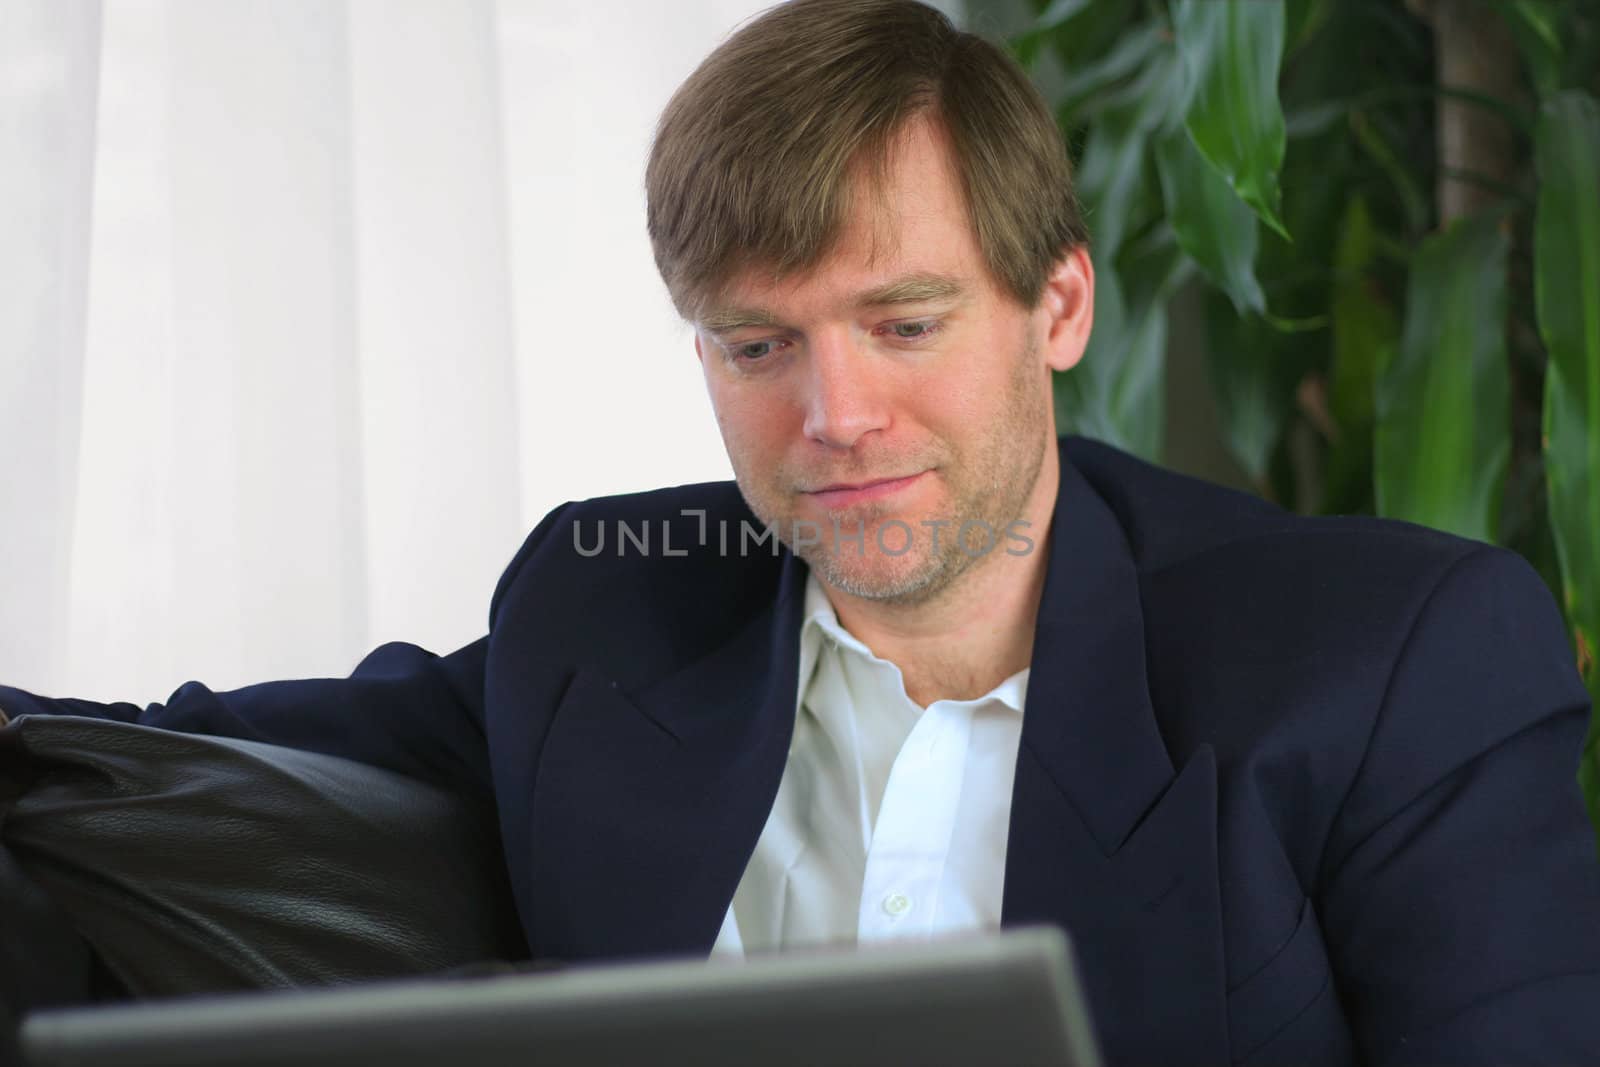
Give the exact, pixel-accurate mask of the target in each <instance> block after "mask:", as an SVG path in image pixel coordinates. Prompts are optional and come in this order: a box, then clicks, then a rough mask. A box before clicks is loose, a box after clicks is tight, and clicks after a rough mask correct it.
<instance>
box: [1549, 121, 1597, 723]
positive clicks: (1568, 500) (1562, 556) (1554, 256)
mask: <svg viewBox="0 0 1600 1067" xmlns="http://www.w3.org/2000/svg"><path fill="white" fill-rule="evenodd" d="M1534 158H1535V165H1536V167H1537V169H1538V174H1539V203H1538V209H1537V214H1536V217H1535V222H1534V298H1535V302H1536V306H1537V312H1538V319H1539V334H1540V336H1541V337H1542V338H1543V340H1544V345H1545V348H1546V350H1547V351H1548V352H1549V353H1550V362H1549V365H1548V367H1547V368H1546V371H1545V394H1544V466H1545V479H1546V485H1547V486H1548V489H1549V506H1550V524H1551V528H1552V532H1553V533H1554V535H1555V542H1556V554H1557V557H1558V559H1559V560H1560V563H1561V586H1562V599H1563V600H1564V601H1565V607H1566V611H1567V619H1568V621H1569V622H1570V624H1571V625H1572V628H1573V631H1574V635H1575V637H1576V638H1577V640H1578V641H1580V642H1582V644H1583V646H1584V647H1586V648H1587V649H1588V650H1589V651H1590V653H1591V658H1590V662H1589V663H1588V664H1587V665H1586V667H1587V672H1588V676H1587V677H1586V679H1585V681H1586V683H1587V684H1588V687H1589V692H1590V693H1591V694H1592V695H1594V696H1595V698H1596V706H1597V707H1600V669H1596V668H1595V667H1594V666H1593V658H1592V654H1593V653H1594V652H1595V651H1596V650H1600V103H1597V102H1596V100H1595V98H1594V97H1592V96H1590V95H1589V94H1587V93H1584V92H1580V91H1576V90H1574V91H1569V92H1564V93H1561V94H1558V95H1557V96H1555V97H1552V98H1551V99H1550V100H1549V101H1548V102H1546V103H1545V105H1544V107H1543V109H1542V110H1541V113H1540V117H1539V127H1538V133H1537V135H1536V137H1535V142H1534ZM1597 729H1600V719H1597Z"/></svg>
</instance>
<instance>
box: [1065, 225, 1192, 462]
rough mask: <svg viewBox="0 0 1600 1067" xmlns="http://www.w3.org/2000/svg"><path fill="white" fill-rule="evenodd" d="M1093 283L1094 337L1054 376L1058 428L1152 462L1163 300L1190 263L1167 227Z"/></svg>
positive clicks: (1157, 440)
mask: <svg viewBox="0 0 1600 1067" xmlns="http://www.w3.org/2000/svg"><path fill="white" fill-rule="evenodd" d="M1119 266H1120V270H1119V269H1118V267H1117V266H1113V265H1112V264H1111V262H1110V261H1109V260H1107V261H1105V264H1104V265H1103V266H1102V267H1101V268H1100V270H1099V272H1098V273H1097V275H1096V277H1095V293H1094V332H1093V333H1092V334H1091V335H1090V337H1089V347H1088V350H1087V351H1086V352H1085V353H1084V356H1083V359H1082V360H1080V361H1079V363H1078V365H1077V366H1075V367H1073V368H1072V369H1071V370H1069V371H1067V372H1065V373H1063V374H1057V375H1056V376H1055V403H1056V423H1057V425H1059V426H1061V427H1063V428H1064V429H1070V430H1072V431H1073V432H1075V433H1082V434H1086V435H1088V436H1090V437H1096V438H1099V439H1100V440H1102V441H1106V442H1109V443H1110V444H1113V445H1116V446H1117V447H1119V448H1122V449H1125V450H1127V451H1129V452H1132V453H1134V454H1135V455H1138V456H1143V457H1144V458H1146V459H1149V460H1151V461H1152V462H1156V461H1158V459H1159V456H1160V453H1161V438H1162V433H1161V431H1162V426H1163V423H1164V421H1165V402H1164V396H1163V385H1164V377H1165V375H1164V370H1165V362H1166V348H1167V312H1166V302H1167V299H1168V297H1169V296H1170V295H1171V293H1172V290H1173V289H1174V288H1176V287H1177V286H1178V285H1179V284H1181V283H1182V281H1183V279H1184V278H1185V277H1187V276H1188V273H1189V271H1190V269H1191V268H1190V265H1189V262H1188V260H1187V259H1185V258H1184V256H1183V254H1182V252H1181V251H1180V250H1179V248H1178V244H1177V241H1176V240H1175V239H1174V237H1173V235H1172V231H1171V229H1170V228H1166V227H1159V228H1157V229H1156V230H1154V231H1152V233H1151V234H1149V235H1148V236H1147V237H1146V238H1144V239H1142V240H1141V241H1139V242H1138V243H1137V244H1136V245H1133V246H1130V247H1129V249H1128V250H1127V254H1126V255H1125V256H1124V257H1123V259H1122V261H1121V263H1120V265H1119Z"/></svg>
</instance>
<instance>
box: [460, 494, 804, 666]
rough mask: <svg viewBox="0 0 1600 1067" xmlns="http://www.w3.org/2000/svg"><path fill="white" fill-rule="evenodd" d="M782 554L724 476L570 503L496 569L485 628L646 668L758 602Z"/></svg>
mask: <svg viewBox="0 0 1600 1067" xmlns="http://www.w3.org/2000/svg"><path fill="white" fill-rule="evenodd" d="M787 558H788V550H787V549H785V548H783V547H782V545H781V544H780V543H779V542H778V540H777V538H776V536H775V535H773V534H772V533H771V532H770V531H768V530H767V528H766V527H765V526H764V524H762V523H760V522H759V520H757V519H756V517H755V515H754V514H753V513H752V512H751V511H750V509H749V508H748V506H746V504H745V502H744V499H743V497H742V496H741V495H740V493H739V490H738V487H737V486H736V485H735V484H734V483H733V482H704V483H698V484H693V485H682V486H673V487H670V488H665V489H656V490H652V491H649V492H642V493H627V494H621V495H616V496H603V497H594V498H591V499H588V500H581V501H574V502H570V503H567V504H563V505H562V506H561V507H559V508H556V509H555V510H553V511H551V512H550V513H549V514H548V515H546V516H545V517H544V519H543V520H542V521H541V522H540V523H539V525H538V526H537V527H536V528H535V529H534V531H533V532H532V533H531V534H529V535H528V538H527V540H526V541H525V542H524V544H523V546H522V548H521V550H520V551H518V553H517V555H516V556H515V557H514V558H513V559H512V561H511V564H510V565H509V566H508V567H507V568H506V571H505V573H504V575H503V576H502V577H501V579H500V582H499V586H498V587H497V589H496V591H495V596H494V601H493V603H492V605H491V609H490V634H491V638H493V639H496V643H497V644H500V645H514V646H516V647H522V648H526V647H538V648H541V649H543V650H545V651H547V652H549V653H551V654H552V655H553V656H554V657H555V658H557V659H563V660H567V661H571V662H574V663H591V664H593V665H596V666H601V667H603V668H604V669H605V670H606V671H607V673H608V674H609V675H610V676H611V677H614V678H620V679H629V678H647V677H650V676H651V675H653V674H656V673H660V672H661V671H664V670H667V669H669V668H670V667H671V666H672V665H674V664H679V663H682V662H686V661H689V660H692V659H693V658H695V657H696V656H698V655H700V654H702V653H703V652H705V651H706V650H708V649H710V648H714V647H716V646H717V644H718V643H720V642H721V641H724V640H726V639H727V638H728V636H729V635H730V634H732V633H734V632H736V631H737V630H738V629H739V628H740V627H742V626H743V625H745V624H746V623H747V622H749V621H750V620H751V619H753V618H754V617H755V616H756V615H758V614H759V613H760V612H761V611H762V610H764V609H766V608H768V607H770V606H771V605H772V604H773V602H774V600H775V599H776V597H777V595H778V591H779V588H780V581H781V578H782V572H783V567H784V564H785V560H786V559H787Z"/></svg>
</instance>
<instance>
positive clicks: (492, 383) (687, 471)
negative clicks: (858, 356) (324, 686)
mask: <svg viewBox="0 0 1600 1067" xmlns="http://www.w3.org/2000/svg"><path fill="white" fill-rule="evenodd" d="M765 6H766V2H765V0H706V2H702V3H696V4H685V5H665V4H660V3H657V2H655V0H624V2H619V3H617V4H611V5H594V4H589V3H586V2H584V0H499V2H495V0H103V2H102V0H0V161H3V164H0V433H3V435H4V436H3V438H0V440H3V441H4V445H3V447H0V679H3V680H4V681H5V682H6V683H7V684H11V685H17V686H21V687H23V688H28V689H33V690H36V691H39V692H42V693H46V694H51V695H72V696H83V697H88V698H94V699H101V700H131V701H134V702H138V703H144V702H149V701H155V700H162V699H165V698H166V696H167V695H168V694H170V693H171V692H172V690H173V689H175V688H176V687H177V686H178V685H180V684H182V683H183V682H184V681H186V680H189V679H191V678H195V679H200V680H202V681H204V682H206V683H207V684H208V685H211V686H214V687H217V688H229V687H233V686H238V685H244V684H248V683H251V682H256V681H261V680H264V679H269V678H276V677H308V676H338V675H343V674H345V673H347V672H348V671H349V669H350V668H351V667H352V666H353V665H354V663H355V662H356V661H357V660H358V659H359V658H360V657H361V655H362V654H364V653H365V652H366V651H367V650H368V649H370V648H371V647H373V646H374V645H376V644H379V643H381V642H383V641H389V640H408V641H413V642H415V643H418V644H421V645H423V646H425V647H428V648H432V649H434V650H435V651H440V652H443V651H448V650H450V649H453V648H455V647H458V646H460V645H462V644H465V643H466V642H468V641H471V640H473V639H475V638H476V637H477V636H479V635H480V634H481V633H482V632H483V630H484V627H485V624H486V621H487V620H486V611H487V608H488V602H489V597H490V594H491V592H492V591H493V588H494V583H495V580H496V579H497V578H498V576H499V574H500V572H501V570H502V569H503V568H504V566H505V565H506V563H507V562H509V560H510V558H511V556H512V555H513V554H514V552H515V550H516V548H517V546H518V544H519V543H520V542H521V540H522V538H523V536H525V534H526V531H527V530H528V529H529V527H530V526H531V525H532V524H533V523H534V522H535V521H537V520H538V518H540V517H541V516H542V515H543V514H544V513H545V512H546V511H547V510H548V509H549V508H551V507H553V506H555V505H557V504H559V503H561V502H563V501H565V500H568V499H572V498H575V497H586V496H595V495H601V494H605V493H613V492H625V491H631V490H639V489H646V488H653V487H655V486H658V485H662V484H669V483H682V482H691V481H702V480H710V479H716V478H726V477H729V467H728V463H727V458H726V456H725V454H724V453H723V450H722V445H721V441H720V439H719V438H718V436H717V432H716V425H715V422H714V420H713V419H712V417H711V413H710V406H709V404H708V403H707V401H706V399H705V394H704V386H703V383H702V381H701V378H700V374H699V372H698V369H697V368H696V367H695V365H694V363H693V358H694V357H693V348H692V341H691V337H690V334H689V332H688V330H687V329H686V328H685V327H683V326H682V324H680V323H679V322H677V320H676V318H675V316H674V314H673V312H672V309H671V307H670V304H669V303H668V301H667V299H666V295H665V293H664V292H663V290H662V287H661V283H660V280H659V279H658V278H657V276H656V274H655V270H654V264H653V262H652V259H651V256H650V249H649V244H648V241H647V238H646V235H645V232H644V198H643V188H642V185H643V172H644V160H645V155H646V152H647V150H648V146H649V141H650V137H651V134H652V133H653V129H654V124H655V121H656V117H657V116H658V115H659V113H660V111H661V108H662V107H663V106H665V104H666V101H667V98H668V97H669V95H670V94H671V92H672V91H673V89H675V88H676V86H677V84H678V83H679V82H680V81H681V80H682V79H683V77H684V76H686V75H687V74H688V73H689V71H690V70H691V69H693V67H694V65H695V64H696V63H698V62H699V60H700V58H701V57H702V56H704V55H705V53H706V52H707V51H709V50H710V49H711V48H713V47H714V46H715V45H716V44H717V43H718V41H720V40H721V39H722V38H723V37H724V36H725V35H726V34H727V33H728V32H729V30H731V29H732V28H733V27H734V26H735V25H737V24H738V23H739V22H741V21H743V20H744V19H746V18H748V17H749V16H750V15H752V14H754V13H755V12H757V11H759V10H761V9H762V8H764V7H765Z"/></svg>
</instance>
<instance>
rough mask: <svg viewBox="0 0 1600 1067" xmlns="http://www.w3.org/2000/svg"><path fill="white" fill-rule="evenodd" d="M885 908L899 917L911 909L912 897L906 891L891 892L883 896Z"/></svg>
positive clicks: (887, 911)
mask: <svg viewBox="0 0 1600 1067" xmlns="http://www.w3.org/2000/svg"><path fill="white" fill-rule="evenodd" d="M883 910H884V911H885V912H886V913H887V914H889V915H891V916H893V917H894V918H896V919H898V918H900V916H902V915H904V914H905V913H906V912H908V911H910V910H911V898H910V897H908V896H906V895H905V894H904V893H890V894H889V895H888V896H886V897H884V898H883Z"/></svg>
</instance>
